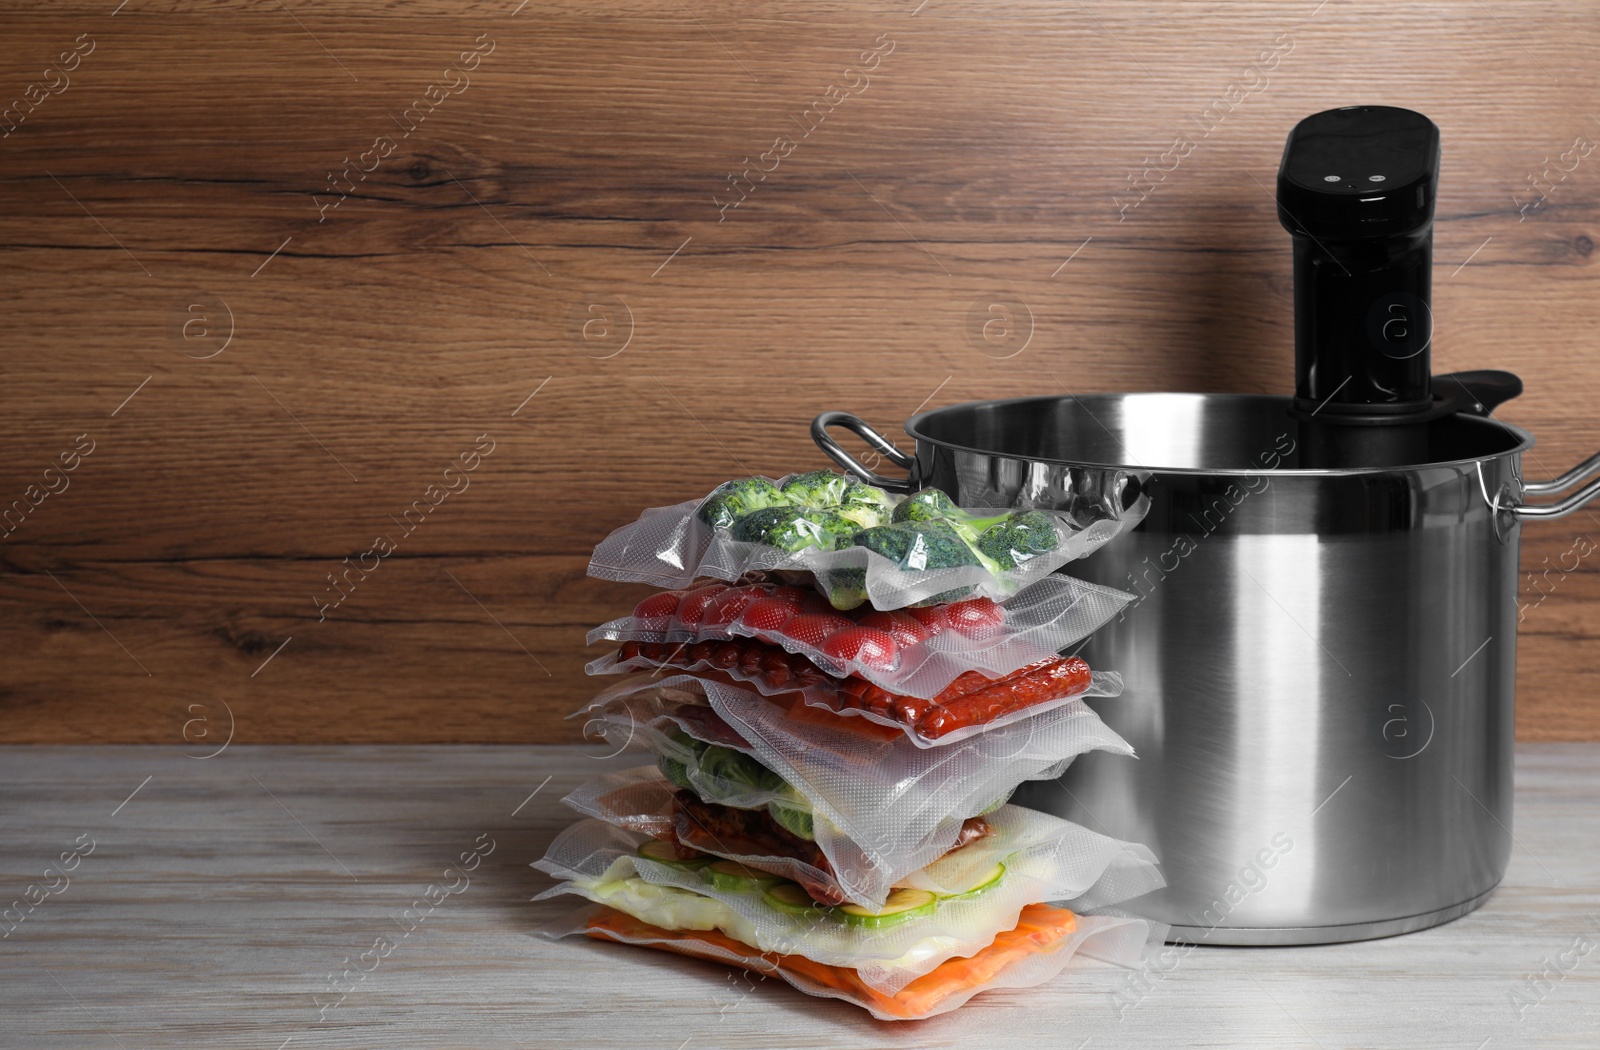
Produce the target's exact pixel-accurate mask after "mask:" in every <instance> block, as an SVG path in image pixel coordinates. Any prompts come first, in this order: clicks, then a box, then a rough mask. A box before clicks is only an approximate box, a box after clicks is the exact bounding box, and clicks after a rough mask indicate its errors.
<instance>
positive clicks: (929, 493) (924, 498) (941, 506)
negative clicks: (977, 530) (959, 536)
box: [894, 489, 961, 521]
mask: <svg viewBox="0 0 1600 1050" xmlns="http://www.w3.org/2000/svg"><path fill="white" fill-rule="evenodd" d="M960 516H961V508H959V507H957V506H956V505H955V502H954V501H953V500H951V498H950V497H949V496H946V495H945V494H944V492H943V491H942V490H940V489H923V490H922V491H921V492H918V493H915V494H914V495H911V496H908V497H906V499H905V500H904V501H903V502H902V503H901V504H900V505H899V506H898V507H896V508H895V509H894V520H895V521H944V520H946V519H949V518H952V517H960Z"/></svg>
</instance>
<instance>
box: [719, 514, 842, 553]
mask: <svg viewBox="0 0 1600 1050" xmlns="http://www.w3.org/2000/svg"><path fill="white" fill-rule="evenodd" d="M859 531H861V530H860V527H859V526H858V525H856V524H855V523H854V522H852V521H849V520H848V519H846V518H843V517H841V516H840V515H838V514H835V513H833V512H832V511H829V510H814V509H807V508H804V507H767V508H765V509H764V510H757V511H752V512H750V513H749V514H746V515H744V516H743V517H740V518H739V519H738V520H736V521H735V522H734V523H733V531H732V535H733V538H734V539H736V540H743V541H745V542H748V543H765V544H766V545H767V546H769V547H776V548H778V549H779V550H783V551H788V552H789V553H791V554H793V553H796V552H799V551H803V550H805V549H806V548H807V547H816V548H818V549H819V550H825V551H831V550H835V549H837V548H840V547H848V546H850V541H851V540H852V539H853V538H854V537H855V534H856V533H857V532H859Z"/></svg>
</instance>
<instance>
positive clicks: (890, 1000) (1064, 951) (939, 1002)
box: [541, 904, 1165, 1021]
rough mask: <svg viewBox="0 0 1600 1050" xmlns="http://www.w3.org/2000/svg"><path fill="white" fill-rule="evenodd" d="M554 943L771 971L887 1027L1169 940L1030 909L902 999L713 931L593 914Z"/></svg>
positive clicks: (1132, 957) (582, 915)
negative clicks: (620, 947)
mask: <svg viewBox="0 0 1600 1050" xmlns="http://www.w3.org/2000/svg"><path fill="white" fill-rule="evenodd" d="M541 932H542V933H544V934H545V936H548V937H551V938H557V937H563V936H566V935H568V934H574V933H581V934H584V935H586V936H588V937H592V938H594V939H596V940H608V941H616V942H618V943H620V944H637V945H643V946H645V947H650V948H657V949H660V950H663V951H670V952H676V953H678V954H680V955H688V956H692V957H695V958H700V959H710V960H714V961H717V962H724V963H729V964H731V965H733V966H739V967H743V968H744V969H747V970H750V971H752V972H755V973H759V974H772V975H774V976H777V977H781V978H783V980H785V981H787V982H788V983H789V984H791V985H793V986H794V987H795V988H797V989H799V990H800V991H802V992H805V993H806V994H808V995H816V996H825V997H828V998H833V999H843V1000H844V1001H845V1002H848V1003H854V1004H855V1005H856V1006H859V1007H861V1008H862V1009H864V1010H867V1011H868V1012H870V1013H871V1014H872V1015H873V1016H874V1017H876V1018H878V1019H880V1020H885V1021H913V1020H919V1019H921V1018H925V1017H932V1016H934V1015H936V1014H942V1013H947V1012H948V1011H950V1010H954V1009H956V1008H957V1007H959V1006H961V1005H962V1004H963V1003H965V1002H966V1001H967V1000H968V999H971V998H972V997H973V996H974V995H977V994H978V993H979V992H983V991H986V990H988V989H991V988H1026V987H1031V986H1033V985H1037V984H1043V983H1044V982H1045V981H1048V980H1050V979H1051V978H1053V977H1055V976H1056V975H1057V974H1059V973H1061V971H1062V970H1064V969H1066V967H1067V966H1068V965H1069V964H1070V963H1071V962H1072V960H1073V958H1074V957H1075V956H1076V955H1079V954H1081V955H1084V956H1087V957H1092V958H1097V959H1101V960H1103V961H1106V962H1112V963H1116V964H1118V965H1122V966H1133V965H1136V964H1137V963H1138V961H1139V960H1140V959H1141V958H1142V957H1143V955H1144V952H1145V949H1146V946H1147V945H1148V944H1149V943H1152V942H1153V941H1155V940H1156V939H1157V938H1159V937H1161V936H1163V935H1164V933H1165V930H1164V928H1163V927H1161V926H1160V925H1159V924H1153V923H1149V922H1146V921H1145V920H1143V919H1124V918H1113V917H1108V916H1106V917H1102V916H1083V915H1075V914H1073V913H1072V912H1070V911H1068V910H1066V909H1064V908H1053V907H1050V906H1049V905H1045V904H1031V905H1029V906H1028V907H1027V908H1025V909H1023V912H1022V916H1021V918H1020V919H1019V921H1018V923H1017V925H1016V926H1015V927H1013V928H1012V929H1010V930H1006V931H1004V932H1002V933H1000V934H999V935H997V936H996V937H995V939H994V940H993V942H991V943H990V944H989V945H987V946H986V947H984V948H982V949H980V950H979V951H978V952H977V953H975V954H974V955H972V956H971V957H967V958H954V959H950V960H948V961H947V962H945V963H942V964H941V965H939V966H938V967H936V968H935V969H934V970H932V971H931V972H930V973H928V974H926V975H924V976H922V977H919V978H917V979H916V980H914V981H912V982H910V983H909V984H907V985H906V986H905V987H903V988H901V989H900V990H899V991H898V992H896V993H894V994H886V993H884V992H881V991H878V990H877V989H875V988H873V987H872V986H871V985H870V984H868V983H867V982H866V981H864V980H863V979H862V978H861V976H860V974H859V973H858V972H857V971H855V970H853V969H851V968H848V967H840V966H829V965H827V964H825V963H818V962H814V961H812V960H810V959H807V958H805V957H804V956H800V955H780V956H777V957H773V956H771V955H769V954H766V953H763V952H761V951H758V950H757V949H755V948H753V947H751V946H750V945H747V944H743V943H741V942H740V941H738V940H735V939H734V938H732V937H729V936H727V935H726V934H722V933H719V932H717V931H715V930H701V929H697V928H694V927H686V928H682V929H672V928H668V927H662V926H657V925H653V924H652V923H650V922H648V921H646V920H642V919H639V918H636V917H634V916H632V915H629V914H627V913H624V912H621V911H617V910H615V909H612V908H607V907H591V908H586V909H583V910H582V911H580V912H579V913H578V914H577V915H575V916H572V917H570V918H567V919H564V920H561V921H560V922H557V923H553V924H551V925H550V926H548V927H546V928H545V929H544V930H543V931H541Z"/></svg>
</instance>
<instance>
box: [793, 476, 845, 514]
mask: <svg viewBox="0 0 1600 1050" xmlns="http://www.w3.org/2000/svg"><path fill="white" fill-rule="evenodd" d="M850 487H851V482H850V479H849V478H847V477H845V476H844V475H843V474H835V473H834V472H833V471H831V470H811V471H807V472H806V473H804V474H796V475H795V476H794V477H792V478H790V479H789V480H788V481H786V482H784V484H783V490H782V491H783V495H784V497H785V498H786V499H787V500H788V501H789V502H790V503H792V504H794V505H795V506H797V507H833V506H837V505H838V504H840V503H843V502H844V496H845V492H846V491H847V490H848V489H849V488H850Z"/></svg>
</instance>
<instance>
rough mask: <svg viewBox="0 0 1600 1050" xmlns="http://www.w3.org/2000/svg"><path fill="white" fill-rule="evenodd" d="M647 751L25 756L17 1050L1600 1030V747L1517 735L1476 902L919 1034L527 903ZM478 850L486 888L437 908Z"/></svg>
mask: <svg viewBox="0 0 1600 1050" xmlns="http://www.w3.org/2000/svg"><path fill="white" fill-rule="evenodd" d="M633 757H634V756H622V757H620V758H613V759H610V760H605V759H596V758H594V757H591V756H590V755H589V754H586V752H585V751H583V750H581V749H578V748H563V747H519V748H512V747H447V746H431V747H415V746H412V747H401V746H377V747H322V748H311V747H243V746H234V747H230V748H228V749H227V750H226V751H225V752H224V753H222V754H219V755H216V756H215V757H213V758H210V759H201V760H196V759H195V758H193V757H190V756H188V755H185V754H184V753H182V752H180V751H178V750H175V749H166V748H153V747H119V748H58V747H18V748H8V749H4V750H3V751H0V816H3V827H4V828H5V834H4V836H3V844H0V877H3V880H4V881H3V883H0V885H3V887H4V892H3V893H0V899H3V900H4V901H6V902H9V901H11V900H13V899H18V900H24V899H25V898H26V894H27V887H28V886H29V885H37V884H42V882H43V881H44V880H43V876H42V873H43V872H44V870H45V868H46V867H47V866H49V865H51V864H53V863H54V862H56V860H57V858H59V857H60V855H61V854H62V853H66V854H67V855H68V857H69V858H70V857H71V856H72V854H73V852H74V851H75V850H76V851H78V853H79V857H78V859H77V860H76V861H72V860H70V859H69V860H67V861H66V862H65V863H66V864H67V865H70V866H71V867H72V869H73V870H71V871H70V872H69V873H67V875H66V876H65V877H66V878H70V882H63V879H62V878H60V877H56V876H54V875H52V876H51V877H50V879H49V880H48V881H49V882H50V883H51V884H53V885H54V886H55V887H57V888H58V892H56V893H54V894H49V891H48V889H46V890H44V891H43V892H44V893H45V894H47V895H46V896H45V898H44V900H43V902H42V903H40V904H38V905H37V906H36V907H35V908H34V910H33V912H32V913H31V914H29V915H27V917H26V918H25V919H24V920H23V921H22V922H20V923H16V924H15V928H14V929H12V930H11V932H10V933H9V934H8V935H7V936H6V937H5V939H4V941H3V942H0V1046H3V1047H27V1048H29V1050H48V1048H54V1047H70V1048H73V1050H96V1048H101V1047H105V1048H118V1047H120V1048H122V1050H136V1048H143V1047H160V1048H171V1047H190V1046H193V1047H202V1046H203V1047H208V1048H215V1047H240V1048H251V1050H256V1048H260V1050H288V1048H293V1050H305V1048H311V1047H378V1046H382V1047H393V1048H410V1047H430V1048H431V1047H476V1048H501V1047H507V1048H518V1047H520V1048H536V1047H537V1048H547V1047H549V1048H555V1047H577V1046H582V1047H618V1048H626V1050H654V1048H664V1050H674V1048H683V1047H796V1046H806V1047H860V1046H896V1047H899V1046H905V1047H913V1046H915V1047H930V1046H964V1047H979V1046H981V1047H983V1048H984V1050H989V1048H992V1047H1010V1046H1050V1047H1065V1048H1069V1050H1071V1048H1081V1047H1084V1046H1089V1047H1114V1046H1140V1047H1145V1046H1173V1047H1177V1046H1215V1047H1224V1046H1226V1047H1237V1046H1272V1047H1312V1048H1320V1050H1333V1048H1335V1047H1396V1048H1417V1047H1461V1048H1465V1050H1473V1048H1483V1047H1507V1046H1521V1045H1526V1046H1573V1047H1576V1046H1587V1047H1592V1046H1595V1045H1596V1044H1597V1038H1600V1035H1597V1033H1600V994H1597V993H1600V953H1594V952H1593V947H1594V945H1595V944H1596V943H1600V808H1597V807H1596V805H1595V799H1596V797H1597V795H1600V762H1597V761H1596V760H1597V759H1600V746H1597V745H1593V744H1524V745H1522V746H1520V747H1519V749H1518V758H1517V761H1518V768H1517V822H1516V828H1515V829H1514V830H1515V832H1516V838H1517V842H1518V845H1517V847H1516V849H1515V850H1514V852H1513V854H1512V859H1511V868H1510V872H1509V874H1508V875H1507V877H1506V880H1505V882H1504V883H1503V884H1502V886H1501V887H1500V890H1499V891H1498V892H1497V893H1496V894H1495V896H1494V897H1493V898H1491V900H1490V901H1489V903H1488V904H1487V905H1485V906H1484V907H1483V908H1482V909H1480V910H1479V911H1478V912H1476V913H1474V914H1472V915H1469V916H1467V917H1465V918H1463V919H1460V920H1458V921H1457V922H1454V923H1451V924H1449V925H1447V926H1444V927H1440V928H1437V929H1433V930H1428V931H1425V932H1422V933H1417V934H1412V935H1410V936H1406V937H1399V938H1393V939H1390V940H1384V941H1371V942H1366V943H1362V944H1350V945H1338V946H1330V947H1318V948H1293V949H1222V948H1210V949H1200V950H1196V951H1194V952H1192V953H1191V954H1190V955H1188V956H1187V957H1186V958H1184V959H1182V960H1181V961H1180V962H1179V963H1178V964H1177V965H1176V966H1175V968H1173V969H1171V970H1170V972H1169V973H1167V974H1165V975H1164V976H1163V975H1160V974H1156V975H1153V976H1152V978H1151V980H1150V981H1149V982H1148V983H1147V984H1146V986H1145V991H1144V992H1143V994H1142V996H1140V995H1139V994H1137V993H1130V991H1129V989H1130V988H1131V987H1132V985H1131V983H1130V980H1129V971H1124V970H1120V969H1117V968H1114V967H1110V966H1106V965H1103V964H1089V965H1088V966H1086V967H1085V968H1082V969H1076V970H1069V971H1068V972H1067V973H1066V974H1064V975H1063V976H1061V977H1059V978H1057V979H1056V980H1055V981H1054V982H1052V983H1050V984H1048V985H1045V986H1042V987H1040V988H1036V989H1028V990H1020V991H1004V992H997V993H993V994H991V995H988V996H983V997H979V998H978V999H976V1000H974V1001H973V1002H972V1003H971V1004H969V1005H968V1006H967V1007H966V1008H964V1009H962V1010H960V1011H958V1012H956V1013H955V1014H952V1015H949V1016H946V1017H943V1018H938V1019H935V1020H932V1021H928V1022H924V1023H920V1024H899V1025H895V1024H887V1023H881V1022H875V1021H872V1020H870V1019H869V1018H868V1017H867V1016H866V1015H865V1014H863V1013H861V1012H860V1011H857V1010H856V1009H854V1008H852V1007H847V1006H844V1005H842V1004H839V1003H836V1002H832V1001H827V1000H819V999H812V998H808V997H806V996H803V995H801V994H799V993H798V992H795V991H793V990H791V989H790V988H788V987H787V986H784V985H781V984H779V983H778V982H776V981H770V980H769V981H745V980H742V979H738V978H736V977H733V976H732V975H731V972H730V971H727V970H725V969H723V968H721V967H718V966H714V965H711V964H707V963H700V962H690V961H687V960H682V959H678V958H675V957H670V956H666V955H661V954H657V953H655V952H650V951H645V950H642V949H629V948H625V947H621V946H617V945H604V944H594V943H589V942H585V941H580V940H568V941H563V942H560V943H554V944H552V943H549V942H547V941H545V940H542V939H540V938H538V937H536V936H535V935H534V933H533V931H534V929H535V928H536V927H537V926H539V925H540V924H541V923H542V922H544V921H545V920H547V919H550V918H553V917H555V916H556V915H558V914H560V913H562V912H563V911H564V910H566V909H568V908H572V907H575V906H576V905H575V904H573V903H570V902H572V901H575V900H576V899H575V898H567V899H566V900H565V901H563V900H557V901H551V902H541V903H538V904H534V903H530V902H529V899H528V898H530V897H532V896H533V895H534V894H535V893H537V892H538V891H539V890H541V889H543V888H544V887H545V886H547V885H548V884H549V881H548V880H547V879H546V878H545V876H543V875H541V874H540V873H538V872H536V871H534V870H532V869H531V868H529V867H528V863H529V862H530V861H532V860H534V859H536V858H537V857H539V856H541V855H542V853H543V851H544V849H545V847H546V845H547V844H548V843H549V841H550V839H551V838H552V837H553V836H554V835H555V834H556V832H557V831H559V829H560V828H562V827H563V826H565V825H566V824H567V823H568V822H569V820H570V819H571V814H570V813H569V812H568V811H567V810H566V809H565V807H563V806H561V805H560V804H559V800H560V798H561V796H562V795H564V794H565V793H567V792H568V791H569V790H571V789H572V788H574V787H575V786H577V785H578V784H579V783H581V782H582V781H583V780H585V779H586V778H588V777H590V776H594V775H596V774H598V773H600V772H604V771H606V770H608V769H614V768H621V767H623V766H626V765H632V764H634V763H633V762H632V761H629V759H632V758H633ZM530 796H531V797H530ZM475 848H476V849H478V850H480V851H481V852H482V854H483V856H484V859H483V860H482V862H481V863H480V864H479V865H478V867H477V868H476V870H475V871H474V872H472V873H471V876H470V878H471V881H470V883H468V884H467V885H466V886H464V887H461V888H459V889H458V890H457V892H455V893H454V894H451V895H448V896H446V897H445V898H444V899H443V902H442V903H440V904H438V905H437V906H435V907H433V908H431V910H430V909H429V906H428V905H427V904H425V903H418V902H421V901H422V900H423V899H424V897H425V894H426V893H427V890H428V887H429V885H430V884H436V883H440V882H442V881H445V880H444V879H443V871H444V869H445V867H446V866H447V865H449V864H451V863H452V862H454V861H455V860H456V859H457V858H458V856H460V855H461V854H462V853H469V854H470V853H471V852H472V851H473V850H474V849H475ZM452 881H453V880H452ZM34 896H35V897H38V896H39V894H38V893H35V894H34ZM436 896H437V895H436ZM23 907H24V908H25V907H26V904H24V905H23ZM407 909H415V911H413V913H412V914H411V915H410V916H409V917H407V916H406V911H407ZM419 915H420V916H422V921H421V922H418V921H417V918H418V916H419ZM402 919H405V922H406V926H410V925H415V927H416V928H415V930H414V932H411V933H409V934H405V933H403V932H402V931H403V930H404V929H405V928H406V927H405V926H402V925H401V922H402ZM14 921H15V919H14V917H13V918H12V919H11V920H10V921H8V922H7V923H6V924H5V926H4V927H0V929H4V928H6V927H10V926H11V925H12V923H13V922H14ZM384 936H387V937H389V938H391V939H393V940H394V941H395V942H396V944H397V946H396V947H395V948H394V949H393V950H392V951H390V952H389V954H388V955H387V956H385V957H382V958H376V957H372V956H369V957H368V959H367V961H366V963H365V965H368V966H369V967H370V968H371V972H370V973H367V974H366V975H365V976H364V977H361V978H360V979H359V980H356V979H355V978H354V977H352V978H351V979H350V980H349V981H346V982H344V985H343V988H344V994H343V995H342V997H341V996H340V994H339V993H336V992H334V991H332V990H331V989H330V987H329V978H328V975H329V973H330V971H334V972H342V971H344V970H345V969H346V967H347V966H348V967H350V969H351V970H352V972H353V973H355V972H358V967H359V966H360V965H362V964H361V963H360V962H359V959H360V955H361V953H362V952H365V951H367V950H368V949H369V948H371V946H372V944H373V942H374V941H375V940H376V939H377V938H379V937H384ZM1563 953H1566V954H1565V956H1564V957H1563ZM1547 964H1548V965H1549V966H1550V967H1551V968H1550V969H1549V971H1548V975H1547V978H1546V979H1545V981H1544V983H1543V985H1542V986H1536V985H1533V984H1530V983H1529V982H1528V981H1527V977H1528V975H1529V974H1530V973H1534V972H1537V971H1540V970H1542V969H1544V968H1545V967H1546V965H1547ZM1563 967H1564V968H1565V971H1564V970H1563ZM1115 993H1121V998H1122V1001H1123V1002H1124V1003H1125V1004H1126V1006H1125V1009H1124V1010H1123V1011H1122V1016H1121V1017H1120V1018H1119V1017H1118V1011H1117V1010H1116V1008H1115V1007H1114V1005H1113V999H1112V996H1113V994H1115ZM1518 999H1520V1000H1522V1001H1523V1004H1524V1005H1523V1006H1522V1007H1521V1009H1520V1014H1521V1016H1519V1008H1518V1006H1517V1001H1518Z"/></svg>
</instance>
